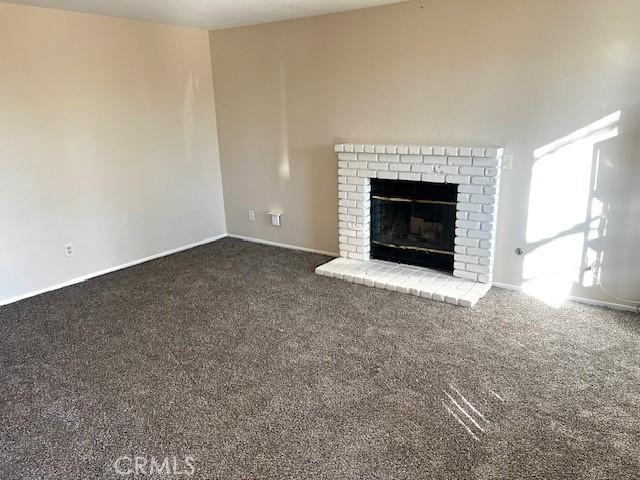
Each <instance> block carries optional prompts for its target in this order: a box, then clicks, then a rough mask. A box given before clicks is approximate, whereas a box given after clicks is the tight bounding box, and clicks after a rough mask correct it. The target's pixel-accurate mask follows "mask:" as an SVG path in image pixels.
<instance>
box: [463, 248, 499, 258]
mask: <svg viewBox="0 0 640 480" xmlns="http://www.w3.org/2000/svg"><path fill="white" fill-rule="evenodd" d="M467 253H468V254H470V255H477V256H478V257H488V258H489V257H491V254H492V253H493V252H492V251H491V250H489V249H487V248H467Z"/></svg>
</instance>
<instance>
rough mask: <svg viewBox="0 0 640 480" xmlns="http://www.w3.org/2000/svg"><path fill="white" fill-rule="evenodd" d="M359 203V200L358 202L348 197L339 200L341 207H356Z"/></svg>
mask: <svg viewBox="0 0 640 480" xmlns="http://www.w3.org/2000/svg"><path fill="white" fill-rule="evenodd" d="M357 203H358V202H356V201H355V200H347V199H346V198H341V199H340V200H338V205H339V206H341V207H355V206H356V204H357Z"/></svg>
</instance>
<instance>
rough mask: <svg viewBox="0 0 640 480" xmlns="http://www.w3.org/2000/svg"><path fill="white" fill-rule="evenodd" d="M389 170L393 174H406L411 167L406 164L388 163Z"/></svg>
mask: <svg viewBox="0 0 640 480" xmlns="http://www.w3.org/2000/svg"><path fill="white" fill-rule="evenodd" d="M389 170H391V171H393V172H408V171H410V170H411V165H410V164H408V163H390V164H389Z"/></svg>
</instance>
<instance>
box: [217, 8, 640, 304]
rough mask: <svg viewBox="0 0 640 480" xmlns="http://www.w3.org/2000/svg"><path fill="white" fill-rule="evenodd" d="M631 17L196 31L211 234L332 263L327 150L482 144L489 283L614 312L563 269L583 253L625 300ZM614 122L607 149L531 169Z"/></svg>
mask: <svg viewBox="0 0 640 480" xmlns="http://www.w3.org/2000/svg"><path fill="white" fill-rule="evenodd" d="M638 18H640V3H638V2H637V1H636V0H562V1H557V0H535V1H534V0H527V1H524V0H483V1H477V0H456V1H451V0H433V1H411V2H407V3H401V4H397V5H392V6H387V7H380V8H373V9H367V10H360V11H354V12H349V13H344V14H338V15H330V16H323V17H315V18H309V19H302V20H294V21H287V22H280V23H274V24H269V25H261V26H254V27H245V28H237V29H230V30H223V31H216V32H212V33H211V35H210V36H211V45H212V55H213V71H214V86H215V92H216V98H217V112H218V134H219V137H220V151H221V158H222V173H223V181H224V187H225V204H226V215H227V222H228V229H229V232H231V233H235V234H240V235H246V236H251V237H257V238H261V239H265V240H269V241H275V242H282V243H288V244H293V245H299V246H304V247H309V248H315V249H320V250H327V251H334V252H335V251H337V218H336V217H337V213H336V212H337V193H336V192H337V185H336V181H337V180H336V177H337V161H336V156H335V154H334V153H333V151H332V145H333V144H334V143H338V142H365V143H375V142H385V143H400V142H405V143H419V144H421V143H431V144H443V143H444V144H462V145H464V144H500V145H504V146H505V147H506V148H507V150H508V151H509V152H511V153H513V154H514V156H515V159H514V168H513V170H510V171H506V172H505V174H504V181H503V192H502V200H501V209H500V215H499V221H498V230H499V231H498V245H497V259H496V277H495V279H496V281H497V282H503V283H508V284H512V285H526V284H531V283H533V284H534V285H533V287H535V288H538V287H540V281H542V286H546V287H547V289H550V290H552V291H553V290H556V286H557V287H558V288H560V287H561V286H562V285H560V284H561V283H563V282H565V283H567V285H568V287H567V288H571V293H572V294H573V295H577V296H581V297H586V298H591V299H599V300H605V301H613V302H616V303H617V301H616V300H613V299H611V298H610V297H608V296H607V295H604V294H603V293H602V291H601V290H600V288H598V287H593V286H589V285H590V283H591V282H592V280H590V279H589V278H588V277H589V276H590V274H581V273H580V272H581V270H582V267H581V266H580V265H573V264H574V263H576V262H578V263H581V262H582V263H584V261H585V258H587V257H589V258H594V256H595V258H597V257H600V258H601V259H602V265H603V268H602V269H601V272H600V274H601V278H602V279H604V280H605V281H606V285H607V287H608V288H609V289H610V290H613V291H614V293H616V294H617V295H618V296H620V295H624V296H630V297H634V298H638V297H640V278H639V274H638V272H639V271H640V261H639V260H638V256H637V255H635V254H634V253H633V251H632V249H633V248H637V247H638V246H639V245H640V227H639V226H638V218H640V188H639V187H638V178H639V174H640V159H639V154H640V131H639V127H638V125H639V113H638V108H639V107H640V105H639V102H640V90H639V87H638V86H639V85H640V29H639V28H638ZM616 112H620V120H619V121H618V122H616V125H615V126H612V127H611V128H612V129H615V128H617V133H616V132H614V133H613V134H612V135H609V136H610V137H611V138H608V139H607V138H606V137H607V135H604V136H603V135H600V136H598V137H597V138H598V141H597V142H596V141H595V140H592V139H593V138H596V137H588V138H586V140H585V139H582V140H579V141H576V139H575V138H573V139H566V140H563V141H562V142H561V144H560V145H559V148H557V149H556V151H555V152H554V153H553V154H552V155H547V156H546V157H544V158H541V159H535V158H534V151H535V150H536V149H538V148H540V147H543V146H545V145H547V144H549V143H550V142H553V141H555V140H558V139H561V138H563V137H565V136H567V135H569V134H571V133H572V132H575V131H577V130H578V129H581V128H582V127H585V126H588V125H590V124H592V122H594V121H597V120H599V119H601V118H603V117H605V116H607V115H609V114H615V113H616ZM585 142H586V144H587V145H586V147H585ZM589 142H590V143H591V146H589ZM596 165H597V167H598V168H596ZM596 170H597V172H596ZM576 172H577V173H576ZM574 173H576V174H575V175H574ZM596 175H597V178H596ZM558 178H559V179H561V180H562V181H563V182H566V184H567V185H569V186H571V188H570V192H571V193H564V192H563V191H562V190H561V188H560V187H561V184H560V183H559V182H557V181H556V180H557V179H558ZM567 198H569V199H571V201H570V202H569V203H564V201H565V200H566V199H567ZM593 205H595V207H593ZM592 207H593V208H592ZM249 208H255V209H256V210H257V211H258V220H257V221H256V223H255V224H252V223H250V222H248V220H247V210H248V209H249ZM272 208H278V209H282V211H283V213H284V216H283V226H282V228H280V229H276V228H273V227H271V226H269V225H268V224H267V219H266V217H265V216H264V214H263V213H264V212H266V211H267V210H269V209H272ZM603 209H604V211H605V213H606V216H607V220H606V228H603V223H604V222H605V220H604V219H603V218H600V217H601V216H599V215H598V213H599V211H600V210H603ZM585 212H586V213H585ZM589 212H591V215H590V216H588V213H589ZM545 215H546V216H547V217H548V218H550V221H549V222H547V221H545V219H544V217H545ZM591 217H596V218H595V220H591ZM590 226H591V227H593V229H592V230H593V231H590ZM516 247H522V248H524V249H525V251H526V252H527V255H525V256H523V257H518V256H515V255H514V253H513V251H514V249H515V248H516ZM576 252H577V253H576ZM567 253H568V255H567ZM575 255H578V256H579V257H580V258H573V257H574V256H575ZM569 257H571V258H569ZM547 279H548V281H547ZM535 288H534V289H535ZM551 293H553V292H551Z"/></svg>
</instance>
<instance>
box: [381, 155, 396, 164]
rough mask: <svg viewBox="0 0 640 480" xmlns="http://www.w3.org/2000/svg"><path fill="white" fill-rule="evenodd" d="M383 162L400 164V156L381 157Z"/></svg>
mask: <svg viewBox="0 0 640 480" xmlns="http://www.w3.org/2000/svg"><path fill="white" fill-rule="evenodd" d="M380 161H381V162H399V161H400V155H380Z"/></svg>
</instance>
